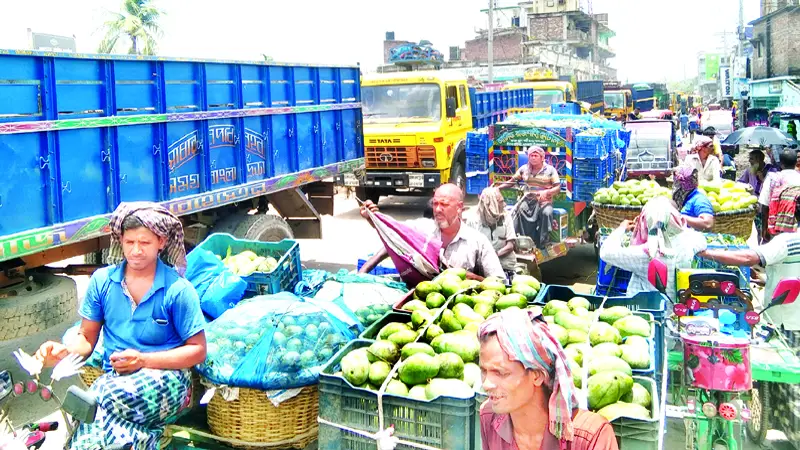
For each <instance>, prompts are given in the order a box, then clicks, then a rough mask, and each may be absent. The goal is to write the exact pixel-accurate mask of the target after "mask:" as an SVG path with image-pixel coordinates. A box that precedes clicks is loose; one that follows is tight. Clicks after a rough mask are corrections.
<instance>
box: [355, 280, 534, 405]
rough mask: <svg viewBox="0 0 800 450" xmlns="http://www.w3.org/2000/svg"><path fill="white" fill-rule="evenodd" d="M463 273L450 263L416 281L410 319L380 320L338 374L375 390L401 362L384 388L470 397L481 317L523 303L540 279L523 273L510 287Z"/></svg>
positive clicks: (417, 395) (475, 386) (422, 396)
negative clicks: (367, 343) (430, 276)
mask: <svg viewBox="0 0 800 450" xmlns="http://www.w3.org/2000/svg"><path fill="white" fill-rule="evenodd" d="M465 277H466V272H465V271H464V270H461V269H448V270H446V271H444V272H443V273H442V274H441V275H439V276H438V277H437V278H435V279H434V280H433V281H429V282H422V283H420V284H418V285H417V287H416V289H415V293H414V297H415V298H413V299H412V300H410V301H409V302H407V303H406V304H405V305H404V306H403V309H404V310H406V311H410V312H411V317H410V320H408V321H404V322H390V323H387V324H385V325H383V327H382V328H381V329H380V331H378V334H377V336H375V339H377V340H376V341H375V342H373V343H372V344H371V345H370V346H368V347H362V348H359V349H355V350H353V351H351V352H349V353H348V354H347V355H345V356H344V357H343V358H342V361H341V376H343V377H344V378H345V379H346V380H347V381H348V382H350V383H351V384H352V385H354V386H357V387H362V388H366V389H370V390H378V389H379V388H380V386H381V385H383V383H384V382H385V381H386V378H387V377H388V376H389V374H390V372H391V371H392V368H393V367H394V365H395V364H400V365H399V367H398V369H397V372H396V376H395V377H394V378H393V379H391V380H390V381H389V382H388V384H387V387H386V391H385V392H386V393H387V394H391V395H399V396H405V397H409V398H413V399H417V400H422V401H429V400H433V399H435V398H437V397H439V396H447V397H455V398H471V397H472V396H473V395H474V393H475V391H477V390H479V389H480V385H481V372H480V368H479V367H478V364H477V362H478V354H479V353H480V342H479V341H478V336H477V331H478V327H479V325H480V323H481V322H483V321H484V320H485V319H486V317H488V316H489V315H491V314H493V313H494V312H495V311H500V310H503V309H506V308H510V307H517V308H525V307H527V305H528V301H529V300H531V301H532V300H533V298H535V297H536V294H537V293H538V291H539V289H540V288H541V284H540V283H539V281H538V280H536V279H535V278H533V277H529V276H523V277H515V279H514V280H513V282H512V286H511V287H510V288H508V287H506V286H505V284H504V283H503V282H502V281H501V280H499V279H495V278H487V279H485V280H484V281H482V282H478V281H473V280H466V279H465ZM448 300H450V302H449V303H448Z"/></svg>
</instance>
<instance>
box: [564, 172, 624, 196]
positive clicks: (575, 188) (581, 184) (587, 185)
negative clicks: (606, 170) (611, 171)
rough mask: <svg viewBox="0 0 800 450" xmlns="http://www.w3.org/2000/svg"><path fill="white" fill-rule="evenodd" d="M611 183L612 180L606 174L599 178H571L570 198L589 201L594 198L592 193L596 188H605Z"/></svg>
mask: <svg viewBox="0 0 800 450" xmlns="http://www.w3.org/2000/svg"><path fill="white" fill-rule="evenodd" d="M613 183H614V180H613V179H612V178H611V177H610V176H608V175H606V178H604V179H601V180H596V179H581V178H573V179H572V200H574V201H576V202H591V201H592V200H593V199H594V193H595V192H597V191H598V189H602V188H607V187H609V186H611V185H612V184H613Z"/></svg>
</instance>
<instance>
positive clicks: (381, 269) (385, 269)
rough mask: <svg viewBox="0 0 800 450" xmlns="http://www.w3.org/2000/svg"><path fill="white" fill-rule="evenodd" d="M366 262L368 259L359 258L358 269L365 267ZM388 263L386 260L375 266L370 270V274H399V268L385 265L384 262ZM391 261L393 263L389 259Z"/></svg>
mask: <svg viewBox="0 0 800 450" xmlns="http://www.w3.org/2000/svg"><path fill="white" fill-rule="evenodd" d="M369 256H372V255H369ZM366 263H367V260H366V259H359V260H358V265H357V266H356V270H361V268H362V267H364V264H366ZM386 263H387V262H386V261H384V262H382V263H381V264H380V265H378V266H375V268H374V269H372V270H370V271H369V274H370V275H377V276H383V275H398V274H399V272H397V268H395V267H390V266H384V264H386ZM389 263H391V261H389Z"/></svg>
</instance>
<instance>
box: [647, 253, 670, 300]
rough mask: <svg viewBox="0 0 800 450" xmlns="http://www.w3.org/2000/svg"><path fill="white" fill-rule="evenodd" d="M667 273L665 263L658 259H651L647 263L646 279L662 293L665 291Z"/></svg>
mask: <svg viewBox="0 0 800 450" xmlns="http://www.w3.org/2000/svg"><path fill="white" fill-rule="evenodd" d="M668 274H669V270H668V269H667V265H666V264H665V263H664V261H661V260H660V259H653V260H651V261H650V264H648V265H647V281H649V282H650V284H652V285H653V286H654V287H655V288H656V290H657V291H658V292H660V293H662V294H666V293H667V280H668Z"/></svg>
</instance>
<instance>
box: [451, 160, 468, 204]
mask: <svg viewBox="0 0 800 450" xmlns="http://www.w3.org/2000/svg"><path fill="white" fill-rule="evenodd" d="M450 182H451V183H453V184H455V185H456V186H458V187H459V189H461V193H462V194H464V195H465V196H466V195H467V172H465V171H464V163H462V162H461V161H456V162H454V163H453V167H452V168H450Z"/></svg>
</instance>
